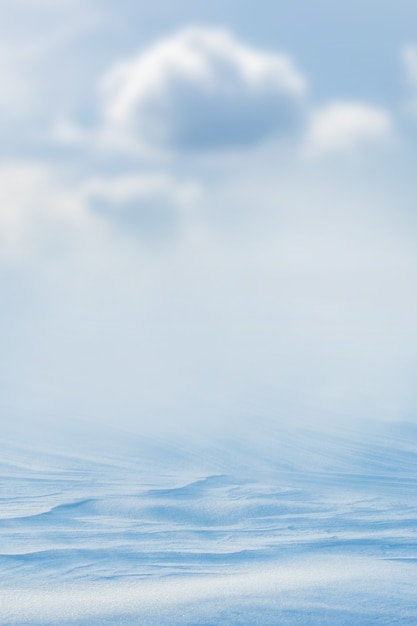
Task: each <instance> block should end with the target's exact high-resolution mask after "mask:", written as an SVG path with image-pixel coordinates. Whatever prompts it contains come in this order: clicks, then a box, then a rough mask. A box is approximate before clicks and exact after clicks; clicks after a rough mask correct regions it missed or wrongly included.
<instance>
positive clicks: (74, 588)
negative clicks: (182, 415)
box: [0, 425, 417, 626]
mask: <svg viewBox="0 0 417 626" xmlns="http://www.w3.org/2000/svg"><path fill="white" fill-rule="evenodd" d="M277 431H278V429H277ZM79 441H80V440H78V441H77V439H76V438H73V439H72V440H71V439H68V441H67V443H66V445H65V446H63V445H61V446H57V445H55V446H52V444H46V443H44V444H40V443H39V442H38V443H36V441H35V440H34V441H33V442H32V443H31V444H28V443H26V444H25V445H23V443H22V442H21V441H20V440H19V438H18V437H12V436H10V437H9V438H8V439H5V440H4V441H3V442H2V444H1V450H0V452H1V457H0V470H1V476H2V482H1V492H0V505H1V506H0V546H1V547H0V623H1V624H22V625H23V624H38V625H40V624H58V623H59V624H64V625H65V624H68V625H69V624H73V625H84V624H92V625H95V624H97V625H98V624H100V625H102V624H104V625H107V624H122V625H123V624H126V625H128V624H143V625H145V626H146V625H152V626H156V625H162V626H164V625H170V626H173V625H177V624H178V625H188V626H220V625H226V624H227V625H231V626H235V625H239V626H243V625H248V624H255V625H256V624H260V625H272V624H274V625H275V624H285V625H287V624H288V625H294V624H303V625H304V624H308V625H313V626H314V625H315V624H317V625H318V624H332V625H335V624H337V625H345V624H349V625H350V624H352V625H353V624H354V625H361V624H365V625H367V624H386V625H388V624H389V625H392V624H410V625H411V624H416V623H417V582H416V581H417V431H416V430H415V429H414V428H413V427H406V426H401V425H399V426H397V427H382V426H380V427H378V428H376V429H374V432H370V431H368V434H365V431H364V432H358V431H356V432H355V431H354V432H353V433H346V432H345V433H344V434H342V433H341V432H340V433H339V434H333V435H331V434H329V433H328V434H325V433H324V432H322V433H320V434H319V433H313V432H310V431H307V430H296V429H293V430H289V429H287V431H286V432H285V433H284V432H273V431H272V432H269V433H266V434H264V436H261V435H260V434H259V432H258V434H257V435H256V436H255V435H254V433H252V434H251V436H250V437H249V436H248V437H246V438H245V437H242V439H240V440H238V439H236V438H234V439H232V438H230V439H227V438H226V437H224V438H223V439H218V440H217V441H216V442H214V440H213V441H212V442H211V443H210V442H209V441H208V442H207V443H201V441H200V442H198V443H197V442H196V441H194V442H192V441H191V440H189V441H185V440H182V441H180V440H179V439H177V440H176V441H175V442H174V441H171V443H170V444H167V443H162V442H158V441H155V440H150V439H141V438H132V437H127V438H126V439H123V437H119V438H118V439H117V441H116V439H109V440H108V441H107V442H106V441H105V440H104V439H102V440H101V443H98V442H97V443H96V444H95V445H94V446H93V445H91V444H90V445H84V446H81V445H80V443H79Z"/></svg>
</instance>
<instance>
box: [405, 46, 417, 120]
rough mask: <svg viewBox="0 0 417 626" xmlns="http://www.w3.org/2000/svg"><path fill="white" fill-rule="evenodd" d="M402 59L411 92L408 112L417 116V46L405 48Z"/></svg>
mask: <svg viewBox="0 0 417 626" xmlns="http://www.w3.org/2000/svg"><path fill="white" fill-rule="evenodd" d="M401 59H402V62H403V67H404V71H405V77H406V80H407V84H408V87H409V90H410V92H411V93H410V95H409V98H408V102H407V110H408V111H409V113H411V114H413V115H417V46H416V45H408V46H406V47H405V48H403V50H402V53H401Z"/></svg>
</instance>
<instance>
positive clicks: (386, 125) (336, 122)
mask: <svg viewBox="0 0 417 626" xmlns="http://www.w3.org/2000/svg"><path fill="white" fill-rule="evenodd" d="M390 127H391V119H390V117H389V115H388V113H387V112H386V111H384V110H382V109H379V108H377V107H374V106H371V105H369V104H366V103H361V102H333V103H330V104H328V105H326V106H325V107H323V108H322V109H318V110H316V111H314V112H313V114H312V115H311V120H310V127H309V129H308V131H307V137H306V145H305V154H306V155H307V156H311V157H316V156H321V155H324V154H328V153H333V152H343V151H346V150H347V151H348V150H351V149H353V148H355V147H357V146H358V145H360V144H362V143H367V142H369V141H373V140H375V139H380V138H381V137H383V136H384V135H386V133H387V132H388V131H389V129H390Z"/></svg>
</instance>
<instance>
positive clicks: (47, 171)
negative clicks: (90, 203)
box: [0, 163, 91, 260]
mask: <svg viewBox="0 0 417 626" xmlns="http://www.w3.org/2000/svg"><path fill="white" fill-rule="evenodd" d="M89 225H91V217H89V216H88V213H87V211H86V210H85V206H84V204H83V202H82V201H81V198H80V196H79V194H78V193H77V192H76V191H74V190H73V189H71V188H70V187H69V186H65V185H64V184H62V183H61V182H60V181H59V180H58V179H57V177H56V176H55V175H54V173H53V171H52V170H51V168H49V167H48V166H47V165H43V164H38V163H3V164H0V257H3V259H8V260H22V259H26V258H30V257H31V255H32V254H33V253H34V252H35V251H42V253H44V254H46V256H48V255H51V254H52V256H54V255H55V254H60V252H61V251H62V250H63V249H65V248H66V245H67V244H68V241H69V239H73V238H74V237H76V238H83V237H84V235H85V234H86V232H87V231H88V226H89Z"/></svg>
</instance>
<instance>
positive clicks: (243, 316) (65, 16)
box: [0, 0, 417, 431]
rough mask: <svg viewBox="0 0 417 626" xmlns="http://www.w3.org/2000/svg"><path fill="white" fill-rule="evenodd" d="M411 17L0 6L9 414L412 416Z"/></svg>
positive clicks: (0, 320) (3, 333) (415, 50)
mask: <svg viewBox="0 0 417 626" xmlns="http://www.w3.org/2000/svg"><path fill="white" fill-rule="evenodd" d="M416 18H417V8H416V6H415V3H412V2H409V1H408V0H398V1H397V2H396V3H392V2H384V1H379V2H376V1H372V0H362V1H361V2H359V1H357V0H351V1H350V2H339V3H334V2H330V0H309V1H308V2H307V1H306V0H303V1H301V0H299V1H294V2H292V3H283V2H277V1H274V2H272V1H270V0H258V1H257V2H253V1H248V0H245V2H243V1H242V0H229V2H227V3H224V2H218V1H217V0H213V1H212V2H210V3H207V2H202V1H199V0H198V1H197V0H194V1H193V2H191V1H190V0H171V1H170V2H169V3H168V2H166V1H164V2H162V1H161V0H154V2H152V3H144V2H133V1H131V0H119V1H118V2H117V3H116V2H114V1H113V0H102V1H101V2H98V1H94V0H84V1H83V2H81V1H79V0H61V1H60V2H57V1H56V0H18V1H17V0H14V2H3V3H2V21H1V24H0V87H1V88H0V133H1V137H2V140H1V142H0V287H1V293H2V306H1V309H0V338H1V343H0V345H1V346H2V349H1V351H0V392H1V396H0V397H1V409H2V414H3V416H4V419H5V421H6V422H7V421H9V422H11V421H13V420H16V418H17V417H21V416H24V417H25V418H30V419H33V420H35V419H38V418H39V417H45V416H47V417H48V418H50V419H52V420H54V421H56V422H57V423H64V422H68V421H71V420H74V419H76V420H86V421H93V422H95V423H110V424H116V425H120V424H123V425H125V426H126V427H129V428H131V429H135V430H139V431H141V430H145V429H148V428H150V427H151V428H156V429H157V430H158V429H159V430H161V431H167V430H169V429H170V428H172V427H174V428H179V429H189V428H190V427H196V428H203V427H204V426H207V425H209V426H210V427H211V426H213V425H214V426H216V425H220V424H224V423H229V422H230V423H232V422H233V423H241V422H242V421H243V420H246V419H252V420H253V419H255V421H256V419H258V417H260V416H262V417H264V418H268V419H272V420H280V421H281V422H288V423H290V422H293V421H294V420H297V419H307V420H310V421H312V422H314V421H319V420H321V419H323V417H324V416H326V418H328V417H330V419H332V420H334V421H336V422H337V421H340V422H343V423H344V422H346V421H348V420H349V419H353V418H366V419H368V418H372V419H383V420H387V419H388V420H398V419H401V420H402V419H407V420H415V414H416V407H417V397H416V392H415V376H416V374H417V360H416V357H417V332H416V321H415V320H416V319H417V315H416V314H417V291H416V289H415V285H416V280H417V245H416V243H417V220H416V216H415V198H416V177H415V159H416V140H417V133H416V129H417V37H416V35H415V28H413V24H415V22H416Z"/></svg>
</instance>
